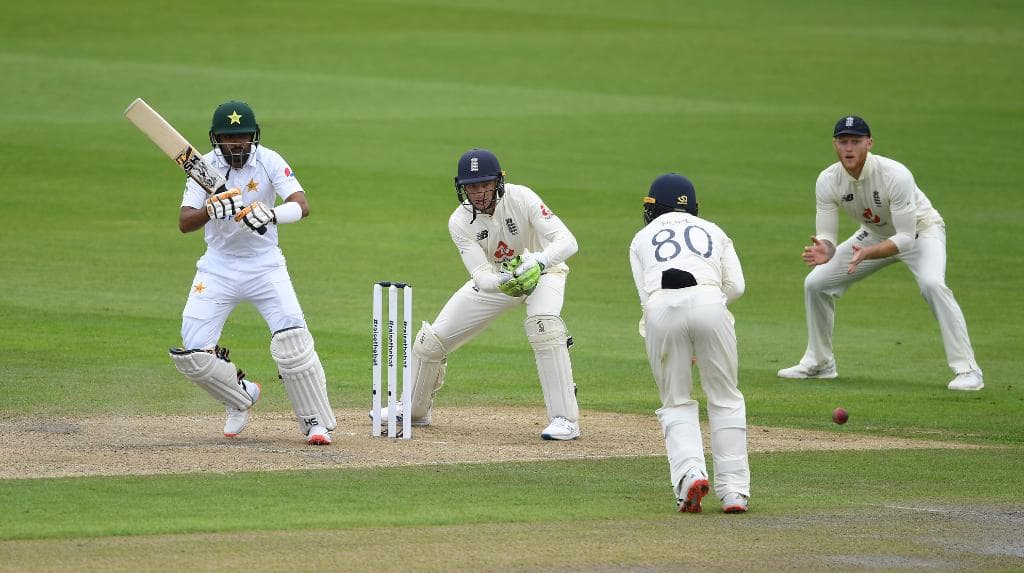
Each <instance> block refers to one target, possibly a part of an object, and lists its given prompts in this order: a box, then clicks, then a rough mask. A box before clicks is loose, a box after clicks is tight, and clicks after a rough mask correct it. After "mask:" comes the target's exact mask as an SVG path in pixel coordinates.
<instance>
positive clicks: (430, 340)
mask: <svg viewBox="0 0 1024 573" xmlns="http://www.w3.org/2000/svg"><path fill="white" fill-rule="evenodd" d="M412 352H413V359H414V360H415V361H416V363H415V364H414V365H413V372H414V373H415V374H414V376H415V378H416V381H415V382H413V385H412V400H411V401H410V400H409V399H408V398H409V396H408V393H409V392H408V390H409V389H408V388H402V393H403V394H404V395H403V396H402V402H403V403H404V404H412V407H411V409H410V410H409V411H410V412H411V415H412V420H413V423H415V422H416V420H421V419H423V418H426V417H428V416H429V415H430V408H431V407H432V406H433V405H434V395H435V394H437V391H438V390H440V389H441V386H444V375H445V372H446V371H447V370H448V353H447V352H446V351H445V349H444V345H443V344H442V343H441V339H440V338H438V336H437V334H436V333H435V332H434V329H433V328H431V327H430V324H429V323H426V322H424V323H423V325H422V326H420V331H419V332H418V333H417V334H416V342H414V343H413V346H412ZM403 383H404V382H403Z"/></svg>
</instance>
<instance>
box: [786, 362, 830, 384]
mask: <svg viewBox="0 0 1024 573" xmlns="http://www.w3.org/2000/svg"><path fill="white" fill-rule="evenodd" d="M778 376H779V378H791V379H798V380H805V379H807V378H821V379H831V378H835V377H836V376H839V372H838V371H836V361H835V360H829V361H828V364H825V365H824V366H806V365H804V364H803V363H800V364H797V365H796V366H790V367H789V368H783V369H782V370H779V374H778Z"/></svg>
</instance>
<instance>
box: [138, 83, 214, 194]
mask: <svg viewBox="0 0 1024 573" xmlns="http://www.w3.org/2000/svg"><path fill="white" fill-rule="evenodd" d="M124 116H125V117H127V118H128V121H130V122H132V123H134V124H135V127H137V128H139V131H141V132H142V133H145V134H146V137H148V138H149V139H150V140H152V141H153V143H155V144H156V146H157V147H159V148H160V149H161V150H162V151H163V152H164V153H165V154H167V157H170V158H171V159H173V160H174V162H175V163H177V164H178V166H179V167H181V169H182V170H183V171H184V172H185V174H186V175H188V176H189V177H191V178H192V179H193V180H194V181H195V182H196V183H198V184H199V185H201V186H202V187H203V189H206V192H207V193H210V194H213V193H221V192H223V191H227V182H226V181H225V180H224V176H223V175H221V174H220V173H218V172H217V170H216V169H214V168H213V166H212V165H210V164H209V162H207V161H206V159H204V158H203V154H202V153H200V152H199V151H197V150H196V148H195V147H193V146H192V144H191V143H189V142H188V140H187V139H185V138H184V137H182V135H181V134H180V133H178V130H176V129H174V126H172V125H171V124H169V123H167V120H166V119H164V118H163V117H161V115H160V114H159V113H157V112H156V110H155V109H153V108H152V107H150V106H149V104H148V103H146V102H145V101H143V100H142V98H136V99H135V101H133V102H132V103H131V105H129V106H128V109H126V110H124Z"/></svg>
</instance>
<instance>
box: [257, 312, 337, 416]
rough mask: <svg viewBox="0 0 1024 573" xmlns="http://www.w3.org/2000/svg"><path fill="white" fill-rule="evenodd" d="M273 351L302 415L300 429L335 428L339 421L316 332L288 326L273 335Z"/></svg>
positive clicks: (296, 414)
mask: <svg viewBox="0 0 1024 573" xmlns="http://www.w3.org/2000/svg"><path fill="white" fill-rule="evenodd" d="M270 355H271V356H272V357H273V358H274V361H275V362H277V370H278V372H279V373H280V374H281V380H282V381H283V382H284V390H285V393H287V394H288V399H289V400H291V403H292V409H293V410H295V416H296V417H297V418H298V419H299V431H300V432H302V434H303V435H307V434H309V430H310V428H312V427H313V426H316V425H321V426H324V427H325V428H327V429H328V430H333V429H334V428H335V427H337V425H338V421H337V420H336V419H335V417H334V410H332V409H331V403H330V401H329V400H328V399H327V375H326V374H324V367H323V365H322V364H321V363H320V357H319V356H317V353H316V350H315V349H314V347H313V335H311V334H310V333H309V331H308V330H306V329H305V328H303V327H301V326H300V327H295V328H286V329H284V330H279V331H277V332H275V333H274V336H273V337H272V338H271V339H270Z"/></svg>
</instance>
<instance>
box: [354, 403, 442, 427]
mask: <svg viewBox="0 0 1024 573" xmlns="http://www.w3.org/2000/svg"><path fill="white" fill-rule="evenodd" d="M395 412H397V413H398V417H397V418H395V423H396V424H397V425H399V426H401V425H402V415H403V413H404V412H405V408H404V407H403V406H402V403H401V402H395ZM433 412H434V409H433V408H429V409H428V410H427V415H426V416H424V417H422V418H413V419H412V425H413V426H429V425H430V418H431V415H432V414H433ZM367 416H369V417H370V421H371V422H372V421H373V410H370V412H369V413H368V414H367ZM380 423H381V424H387V423H388V408H387V406H385V407H383V408H381V409H380Z"/></svg>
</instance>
